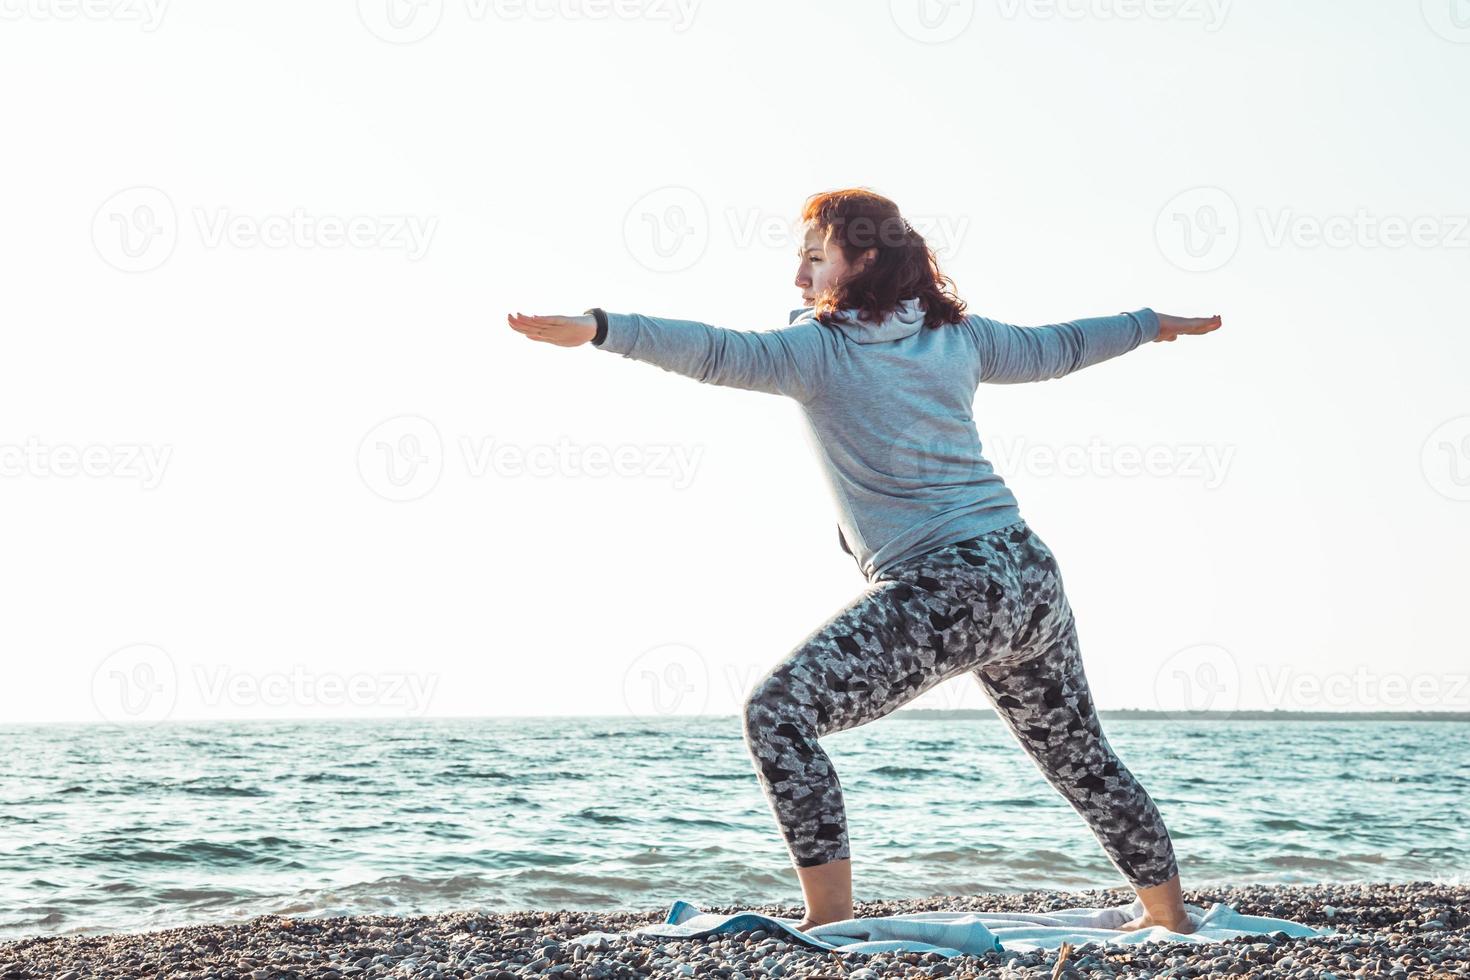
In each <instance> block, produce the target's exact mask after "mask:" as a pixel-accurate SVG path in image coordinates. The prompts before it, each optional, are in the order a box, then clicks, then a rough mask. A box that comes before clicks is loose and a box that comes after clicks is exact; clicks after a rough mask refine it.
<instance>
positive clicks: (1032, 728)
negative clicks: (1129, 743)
mask: <svg viewBox="0 0 1470 980" xmlns="http://www.w3.org/2000/svg"><path fill="white" fill-rule="evenodd" d="M800 231H801V234H802V236H803V240H802V243H801V248H800V253H799V256H798V264H797V268H796V279H795V283H796V286H797V287H798V288H799V289H800V290H801V298H802V301H803V303H804V304H806V305H804V306H803V307H802V308H800V309H797V310H793V311H792V312H791V315H790V318H789V322H788V325H787V326H786V327H784V328H781V329H778V330H762V331H756V330H730V329H724V328H720V327H713V326H710V325H708V324H705V323H700V322H697V321H693V320H674V319H666V318H659V317H651V316H644V315H642V314H637V313H608V312H605V311H604V310H602V309H600V308H593V309H591V310H588V311H586V312H585V313H584V314H583V315H581V316H525V315H522V314H519V313H515V314H510V315H508V316H507V320H508V322H509V323H510V326H511V327H512V328H513V329H515V330H517V331H519V332H520V333H522V334H523V335H525V336H526V337H528V338H530V339H532V340H537V341H541V342H543V343H549V344H555V345H558V346H561V347H577V346H580V345H582V344H585V343H588V342H591V343H592V344H594V345H596V346H597V347H600V348H601V349H603V350H607V351H612V352H613V353H617V354H620V355H622V356H623V357H627V358H633V359H635V360H639V361H644V362H647V363H650V364H653V365H656V366H658V367H660V368H663V369H664V370H666V371H672V372H676V373H679V374H682V375H685V376H688V377H692V378H694V379H696V380H698V381H700V382H702V383H706V384H715V385H724V386H728V387H735V388H744V389H747V390H752V391H762V392H767V393H769V394H779V395H785V396H787V397H790V398H792V399H794V400H795V401H796V402H797V403H798V404H799V405H800V407H801V410H802V416H803V419H804V421H805V423H806V425H807V427H808V431H809V433H810V435H811V436H812V438H813V440H814V444H815V445H814V448H815V449H816V450H817V455H818V459H819V462H820V463H821V467H822V471H823V473H824V475H825V477H826V480H827V485H828V488H829V490H830V491H831V493H832V499H833V501H834V503H835V505H836V510H837V516H838V521H837V524H838V541H839V543H840V545H841V547H842V548H843V550H844V551H846V552H847V553H848V554H850V555H852V557H853V560H854V561H855V562H856V564H857V567H858V569H859V571H860V572H861V573H862V574H863V576H864V577H865V578H866V579H867V581H868V587H867V588H866V589H865V590H864V591H863V592H862V593H861V594H860V595H859V596H858V597H857V598H856V599H854V600H853V601H851V602H850V603H848V604H847V605H846V606H845V607H844V608H842V609H840V610H838V611H837V612H836V613H835V614H833V615H832V616H831V617H830V618H829V619H828V620H827V621H826V622H825V623H823V624H822V625H821V626H819V627H817V628H816V629H815V630H813V631H812V632H811V634H810V635H808V636H807V637H806V638H805V639H804V640H803V641H802V642H801V643H800V644H798V645H797V646H796V648H795V649H794V650H792V651H791V653H790V654H789V655H788V656H787V657H786V658H785V660H783V661H782V662H780V663H779V664H777V665H776V666H775V667H773V668H772V669H771V670H770V671H769V672H768V673H766V675H765V676H764V677H762V678H761V679H760V680H758V681H757V682H756V683H755V685H754V686H753V688H752V689H751V691H750V693H749V695H748V697H747V698H746V701H745V705H744V734H745V741H746V745H747V747H748V748H749V750H750V755H751V759H752V762H753V763H754V767H755V772H756V775H757V778H758V779H759V781H760V784H761V788H762V790H763V792H764V793H765V796H766V799H767V801H768V802H769V803H770V807H771V811H772V813H773V814H774V815H775V818H776V822H777V824H778V825H779V827H780V830H781V833H782V835H783V837H784V838H785V841H786V845H787V848H788V850H789V852H790V855H791V862H792V865H793V866H794V867H795V869H796V872H797V877H798V878H799V879H800V881H801V888H802V894H803V897H804V899H805V902H806V915H805V917H804V919H803V920H802V921H801V923H800V924H799V925H798V928H799V929H803V930H804V929H808V928H811V927H812V926H816V925H821V924H823V923H826V922H833V921H837V920H840V919H847V918H851V917H852V867H851V853H850V850H849V847H848V835H847V818H846V811H845V809H844V805H843V799H842V788H841V786H840V784H839V782H838V779H837V773H836V771H835V770H834V769H833V767H832V763H831V760H829V759H828V757H827V755H826V753H825V752H824V751H823V750H822V747H821V745H820V744H819V739H821V737H822V736H824V735H827V734H829V733H832V732H840V731H846V730H848V729H850V728H855V727H857V726H859V725H864V724H867V723H868V722H870V721H874V720H876V719H878V718H881V717H883V716H884V715H887V714H889V713H890V712H892V711H893V710H894V709H896V708H898V707H900V706H902V705H903V704H905V703H907V702H909V701H911V700H913V699H914V698H916V697H918V696H919V695H921V694H923V693H924V692H926V691H928V690H929V689H930V688H932V687H934V686H936V685H938V684H940V683H942V682H944V681H946V680H949V679H950V678H953V677H957V676H959V675H960V674H969V675H971V676H972V677H974V678H975V680H976V681H977V682H978V683H979V685H980V689H981V690H982V691H983V692H984V693H985V695H986V697H987V698H988V699H989V700H990V703H991V704H992V705H993V706H994V707H995V711H996V713H997V714H998V715H999V716H1000V718H1001V720H1002V721H1003V722H1004V723H1005V724H1006V726H1007V727H1008V728H1009V730H1010V732H1011V734H1012V735H1013V736H1014V737H1015V739H1016V741H1017V742H1018V743H1019V744H1020V746H1021V748H1022V749H1024V750H1025V751H1026V753H1027V754H1028V755H1029V756H1030V757H1031V759H1032V760H1033V761H1034V762H1035V764H1036V766H1037V768H1038V769H1039V770H1040V771H1041V773H1042V775H1043V776H1044V777H1045V778H1046V780H1047V782H1049V783H1050V784H1051V785H1052V786H1053V787H1054V788H1055V789H1056V790H1057V792H1059V793H1060V794H1061V795H1062V796H1063V798H1065V799H1066V801H1067V802H1068V803H1069V804H1070V805H1071V806H1072V808H1073V809H1075V810H1076V811H1077V813H1078V814H1080V815H1081V816H1082V818H1083V820H1085V821H1086V822H1087V825H1088V826H1089V827H1090V828H1091V829H1092V832H1093V834H1094V835H1095V836H1096V838H1097V840H1098V842H1099V843H1100V844H1101V845H1102V849H1103V851H1104V852H1105V853H1106V854H1107V856H1108V858H1109V860H1111V862H1112V863H1113V865H1114V866H1115V867H1116V868H1117V869H1118V871H1119V872H1120V873H1121V874H1122V875H1123V876H1124V877H1125V878H1126V879H1127V880H1128V882H1129V884H1130V885H1131V886H1132V887H1133V888H1134V890H1135V891H1136V892H1137V893H1138V897H1139V899H1140V900H1141V904H1142V907H1143V909H1144V912H1143V914H1142V915H1140V916H1138V917H1137V918H1135V919H1133V920H1132V921H1130V922H1128V923H1126V924H1125V925H1124V927H1123V928H1125V929H1138V928H1144V927H1147V926H1152V925H1163V926H1165V927H1167V928H1169V929H1171V930H1173V931H1176V932H1190V931H1192V930H1193V928H1194V927H1193V925H1192V924H1191V922H1190V919H1189V917H1188V914H1187V913H1186V911H1185V909H1184V903H1183V898H1182V895H1181V892H1180V886H1179V868H1178V865H1177V863H1176V862H1175V856H1174V848H1173V844H1172V842H1171V840H1170V838H1169V832H1168V830H1167V829H1166V828H1165V826H1164V821H1163V818H1162V817H1161V816H1160V814H1159V811H1158V808H1157V807H1156V806H1155V805H1154V802H1153V800H1152V799H1151V798H1150V797H1149V795H1148V793H1147V792H1145V791H1144V788H1143V787H1142V786H1141V785H1140V784H1139V782H1138V780H1137V779H1135V778H1134V776H1133V774H1132V773H1131V772H1129V770H1128V768H1127V767H1126V766H1124V765H1123V763H1122V761H1121V760H1120V759H1119V758H1118V756H1117V754H1116V753H1115V752H1114V751H1113V749H1112V746H1111V745H1109V743H1108V740H1107V738H1106V737H1105V736H1104V735H1103V732H1102V728H1101V726H1100V725H1099V723H1098V718H1097V712H1096V711H1095V710H1094V705H1093V703H1092V696H1091V693H1090V692H1089V689H1088V683H1087V676H1086V674H1085V672H1084V671H1083V667H1082V658H1081V653H1080V651H1079V648H1078V640H1077V627H1076V623H1075V621H1074V617H1073V615H1072V609H1071V607H1070V605H1069V604H1068V602H1067V596H1066V593H1065V591H1064V589H1063V587H1062V576H1061V572H1060V570H1059V569H1058V566H1057V560H1056V557H1055V556H1054V555H1053V554H1052V553H1051V550H1050V549H1049V548H1047V546H1046V544H1045V543H1044V542H1043V541H1042V540H1041V538H1040V537H1038V536H1037V534H1036V533H1035V532H1034V531H1033V530H1032V529H1031V528H1030V527H1029V526H1028V525H1027V523H1026V521H1025V520H1024V519H1023V518H1022V517H1021V514H1020V511H1019V508H1018V505H1017V502H1016V498H1015V497H1014V496H1013V495H1012V494H1011V492H1010V490H1009V489H1008V488H1007V487H1006V485H1005V484H1004V482H1003V481H1002V480H1001V478H1000V477H999V476H998V475H997V474H996V473H995V472H994V470H993V469H992V468H991V465H990V463H989V462H988V461H987V460H986V459H985V457H984V455H983V454H982V452H981V444H980V439H979V436H978V434H977V432H976V427H975V421H974V419H973V417H972V416H971V411H972V409H973V404H974V397H975V393H976V391H977V389H978V386H979V385H980V384H982V383H990V384H1018V383H1022V382H1032V381H1043V380H1047V379H1051V378H1060V377H1063V376H1064V375H1067V374H1071V373H1074V372H1076V371H1080V370H1081V369H1083V368H1085V367H1088V366H1089V365H1092V364H1096V363H1098V362H1100V361H1104V360H1107V359H1108V358H1112V357H1116V356H1118V355H1120V354H1124V353H1127V352H1128V351H1131V350H1133V349H1134V348H1135V347H1137V346H1139V345H1140V344H1143V343H1146V342H1151V341H1173V340H1175V339H1176V338H1177V337H1179V336H1181V335H1184V334H1204V333H1209V332H1210V331H1212V330H1216V329H1218V328H1219V326H1220V318H1219V317H1218V316H1214V317H1208V318H1191V317H1174V316H1165V315H1163V314H1159V313H1155V312H1154V311H1153V310H1152V309H1148V308H1143V309H1140V310H1136V311H1133V312H1131V313H1121V314H1119V315H1117V316H1106V317H1093V318H1088V319H1080V320H1072V321H1068V322H1065V323H1055V324H1050V325H1046V326H1038V327H1020V326H1014V325H1012V324H1008V323H1002V322H999V321H996V320H991V319H987V318H985V317H982V316H978V315H976V314H966V313H965V312H964V309H965V304H964V302H963V301H962V300H960V299H958V297H957V296H955V294H954V286H953V283H952V282H951V281H950V280H949V278H948V277H947V276H944V275H942V274H941V273H940V271H939V267H938V263H937V262H936V260H935V257H934V254H933V252H932V251H931V250H930V248H929V247H928V245H927V244H926V243H925V241H924V239H923V237H922V236H920V235H919V234H918V233H917V232H916V231H914V229H913V228H912V227H911V226H910V225H909V224H908V222H907V221H905V220H904V219H903V217H902V216H901V215H900V214H899V210H898V208H897V206H896V205H895V204H894V203H893V202H892V201H890V200H888V199H887V198H885V197H882V196H880V195H877V194H874V193H872V192H870V191H868V190H866V189H850V190H842V191H834V192H829V193H824V194H819V195H815V196H813V197H812V198H810V199H809V200H808V201H807V202H806V205H805V207H804V208H803V211H802V215H801V225H800Z"/></svg>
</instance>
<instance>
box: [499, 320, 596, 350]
mask: <svg viewBox="0 0 1470 980" xmlns="http://www.w3.org/2000/svg"><path fill="white" fill-rule="evenodd" d="M505 321H506V322H507V323H509V324H510V328H511V329H512V330H515V331H517V332H518V333H520V334H523V335H524V336H526V337H529V338H530V339H531V340H539V341H541V342H542V343H543V344H555V345H556V346H558V347H580V346H582V345H583V344H585V343H587V342H588V341H589V340H591V339H592V338H593V337H595V336H597V319H596V318H595V317H594V316H593V315H592V314H591V313H584V314H582V315H581V316H531V315H529V314H526V313H507V314H506V315H505Z"/></svg>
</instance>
